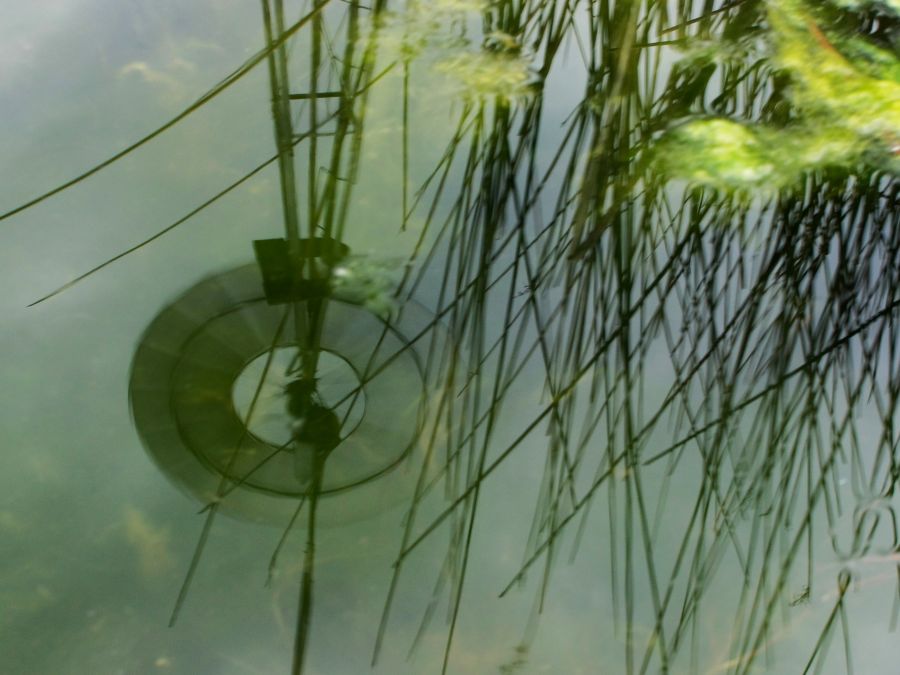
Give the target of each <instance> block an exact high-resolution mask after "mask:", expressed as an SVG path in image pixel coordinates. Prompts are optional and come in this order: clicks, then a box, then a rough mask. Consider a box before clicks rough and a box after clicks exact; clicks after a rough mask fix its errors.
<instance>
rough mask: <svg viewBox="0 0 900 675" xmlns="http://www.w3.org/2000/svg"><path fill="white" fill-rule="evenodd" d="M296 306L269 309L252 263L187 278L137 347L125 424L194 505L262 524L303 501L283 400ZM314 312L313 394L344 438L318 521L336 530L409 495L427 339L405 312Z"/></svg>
mask: <svg viewBox="0 0 900 675" xmlns="http://www.w3.org/2000/svg"><path fill="white" fill-rule="evenodd" d="M304 305H305V303H304V302H302V301H301V302H295V303H291V304H288V305H274V306H273V305H269V304H267V302H266V297H265V293H264V291H263V286H262V279H261V275H260V273H259V271H258V268H257V267H256V265H252V264H251V265H246V266H243V267H239V268H236V269H233V270H230V271H227V272H224V273H222V274H218V275H215V276H212V277H210V278H207V279H205V280H203V281H201V282H199V283H197V284H196V285H195V286H193V287H192V288H190V289H189V290H188V291H187V292H185V293H184V294H183V295H182V296H181V297H179V298H178V299H177V300H175V301H174V302H173V303H171V304H170V305H169V306H167V307H166V308H165V309H163V310H162V311H161V312H160V313H159V314H158V315H157V316H156V318H155V319H154V320H153V321H152V323H151V324H150V325H149V326H148V328H147V330H146V331H145V333H144V335H143V337H142V338H141V340H140V343H139V345H138V348H137V350H136V352H135V355H134V359H133V361H132V368H131V378H130V387H129V395H130V402H131V410H132V415H133V418H134V422H135V426H136V427H137V431H138V434H139V435H140V437H141V440H142V441H143V443H144V446H145V447H146V449H147V451H148V453H149V454H150V455H151V456H152V458H153V459H154V461H155V462H156V463H157V464H158V465H159V467H160V468H161V469H162V470H163V471H164V472H165V473H166V475H167V476H168V477H169V478H170V479H172V480H173V481H174V482H175V483H177V484H178V485H179V486H181V487H182V488H183V489H186V490H187V491H188V492H189V493H190V494H191V495H193V496H194V497H196V498H198V499H199V500H201V501H203V502H209V501H213V500H217V501H220V502H221V505H222V508H223V509H224V510H225V511H226V512H229V513H232V514H235V515H239V516H242V517H247V518H251V519H253V520H268V519H270V517H280V516H281V515H284V514H286V513H289V512H291V511H292V510H293V509H295V508H296V505H297V499H298V498H300V497H303V496H306V495H307V490H308V489H309V486H310V481H309V475H308V471H307V470H306V466H307V464H306V463H305V461H304V457H303V452H302V449H300V448H298V444H297V443H296V442H292V431H291V424H292V423H295V422H296V420H294V419H292V418H291V416H290V415H289V414H288V412H287V399H286V393H285V390H286V385H287V383H288V382H289V381H290V379H291V373H290V372H289V371H290V369H291V368H294V367H295V365H296V361H297V360H298V359H299V344H300V342H301V341H300V340H299V339H298V335H297V332H296V331H297V328H296V327H295V321H294V311H296V310H299V311H300V313H302V312H303V310H304ZM324 311H325V314H324V320H323V322H322V332H321V339H320V346H321V352H319V357H318V368H317V373H316V376H317V379H318V387H317V388H318V396H319V399H320V400H321V401H322V403H323V405H325V406H328V407H329V409H330V410H331V411H332V412H333V413H334V414H335V415H336V417H337V419H339V420H340V422H341V425H340V439H341V440H340V442H339V443H338V444H337V446H336V447H334V449H333V450H332V451H331V452H330V453H329V455H328V459H327V461H326V462H325V469H324V475H323V479H322V484H321V492H320V494H321V495H322V496H326V497H329V496H333V497H334V498H333V499H327V500H326V502H327V503H328V504H329V505H331V506H330V507H329V509H327V510H330V511H332V515H331V517H329V516H327V515H326V516H325V519H326V520H338V521H340V520H346V519H351V518H353V517H355V515H358V514H359V513H364V512H369V511H372V510H373V509H377V508H378V506H379V505H383V504H386V503H393V502H396V501H398V500H401V499H403V498H404V496H409V490H408V488H409V485H410V484H411V483H412V482H413V481H415V479H416V478H417V477H418V475H419V472H420V470H421V468H422V467H421V459H422V453H421V452H416V450H417V448H420V447H421V446H420V444H419V443H418V441H419V438H420V435H421V432H422V429H423V425H424V424H425V423H426V418H427V415H425V414H423V413H424V404H425V402H426V399H427V397H426V390H427V387H426V383H425V379H424V373H423V365H422V362H421V359H420V357H419V353H420V351H424V350H425V349H427V348H428V345H429V341H430V340H433V339H435V338H436V337H437V336H438V334H437V332H435V331H434V330H433V328H434V322H433V321H432V318H431V317H430V316H429V315H428V313H427V312H426V311H425V310H424V308H422V307H421V306H419V305H417V304H416V303H407V305H405V306H404V307H403V309H402V311H401V312H400V313H399V318H398V319H395V320H392V321H390V322H388V321H385V320H384V319H382V318H381V317H380V316H378V315H376V314H374V313H372V312H371V311H369V310H367V309H366V308H365V307H363V306H362V305H359V304H354V303H352V302H348V301H346V300H343V299H341V298H340V297H331V298H329V299H328V300H327V301H326V302H325V310H324ZM422 335H425V336H427V338H425V339H419V338H421V336H422ZM413 338H417V339H416V340H415V341H414V343H411V340H412V339H413ZM432 346H433V345H432ZM264 373H265V375H266V377H265V378H263V377H262V375H263V374H264ZM257 389H258V391H257ZM254 398H255V399H256V403H255V405H253V406H252V408H253V413H252V415H249V417H248V413H249V412H250V408H251V402H252V401H253V399H254ZM245 422H246V424H245ZM324 504H325V502H323V505H324ZM357 512H358V513H357Z"/></svg>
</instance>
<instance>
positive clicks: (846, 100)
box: [653, 0, 900, 192]
mask: <svg viewBox="0 0 900 675" xmlns="http://www.w3.org/2000/svg"><path fill="white" fill-rule="evenodd" d="M767 7H768V16H769V24H770V28H771V31H772V39H773V44H774V54H773V60H774V62H775V64H776V65H777V66H779V67H780V68H781V69H783V70H784V71H785V72H787V73H788V74H789V75H790V77H791V81H792V83H793V86H792V88H791V92H790V96H791V102H792V104H793V106H794V108H795V110H796V113H797V115H796V117H797V119H796V121H795V122H793V123H792V124H791V125H789V126H787V127H782V128H778V127H771V126H766V125H763V124H751V123H740V122H736V121H732V120H727V119H702V120H694V121H691V122H688V123H686V124H682V125H681V126H678V127H676V128H674V129H672V130H671V131H669V132H668V133H667V134H665V136H664V137H663V139H662V140H661V141H660V143H659V144H658V145H657V148H656V149H655V151H654V153H653V165H654V167H655V168H656V169H657V170H659V171H660V172H661V173H662V174H663V175H666V176H669V177H677V178H683V179H686V180H688V181H690V182H692V183H695V184H699V185H706V186H709V187H713V188H716V189H720V190H729V191H738V192H741V191H749V190H762V191H766V190H777V189H781V188H786V187H790V186H791V185H794V184H796V183H797V182H798V181H799V180H800V179H801V178H802V177H803V175H804V173H806V172H808V171H812V170H815V169H823V168H827V167H852V166H857V165H859V164H860V163H863V162H866V163H869V164H874V165H879V166H881V168H883V169H887V170H889V171H893V172H895V173H896V172H898V171H900V161H898V159H897V156H898V150H900V62H898V60H897V58H895V57H894V56H893V55H892V54H890V53H889V52H887V51H885V50H882V49H879V48H878V47H876V46H875V45H873V44H871V43H868V42H865V41H863V40H856V39H850V40H845V41H844V42H841V43H839V44H840V45H841V46H842V47H843V48H844V50H845V51H847V52H849V53H853V54H855V55H857V56H858V57H859V58H858V59H857V60H858V63H857V62H851V61H850V60H848V58H846V57H845V56H844V55H843V54H842V53H841V52H840V51H838V49H837V48H836V47H835V46H834V45H833V44H832V42H831V41H830V40H829V38H828V37H826V36H825V35H824V34H823V33H822V32H821V30H820V29H819V28H818V26H817V24H816V23H815V22H814V21H813V18H812V15H811V14H810V13H809V12H808V11H807V10H806V9H805V7H804V5H803V3H801V2H798V1H796V0H794V1H791V0H782V1H779V2H777V3H776V2H770V3H768V5H767Z"/></svg>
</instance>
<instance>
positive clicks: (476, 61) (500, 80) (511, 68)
mask: <svg viewBox="0 0 900 675" xmlns="http://www.w3.org/2000/svg"><path fill="white" fill-rule="evenodd" d="M436 70H438V72H442V73H445V74H447V75H449V76H451V77H452V78H454V79H455V80H457V81H458V82H459V83H460V84H461V85H462V89H463V93H464V94H465V95H467V96H471V97H473V98H485V97H491V96H496V97H498V98H500V99H501V100H505V101H509V100H512V99H516V98H520V97H523V96H527V95H528V93H529V91H530V84H531V81H532V79H533V77H532V74H531V71H530V70H529V69H528V65H527V63H525V61H524V60H522V59H520V58H517V57H516V56H513V55H509V54H504V53H495V52H489V51H482V52H462V53H459V54H455V55H454V56H451V57H449V58H447V59H444V60H443V61H440V62H439V63H438V64H437V65H436Z"/></svg>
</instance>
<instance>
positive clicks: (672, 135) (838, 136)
mask: <svg viewBox="0 0 900 675" xmlns="http://www.w3.org/2000/svg"><path fill="white" fill-rule="evenodd" d="M864 147H865V146H864V145H863V144H862V143H861V142H860V141H859V139H858V138H857V137H856V136H855V135H853V134H851V133H848V132H847V131H845V130H842V129H839V128H838V129H824V130H815V131H813V130H810V129H805V128H785V129H772V128H769V127H765V126H763V125H749V124H741V123H738V122H732V121H730V120H725V119H718V118H714V119H706V120H696V121H693V122H689V123H687V124H684V125H682V126H680V127H678V128H676V129H673V130H672V131H671V132H669V133H668V134H667V135H666V138H665V139H664V140H663V141H662V142H661V143H660V145H659V146H658V148H657V155H656V162H655V164H656V167H657V168H658V169H659V170H660V171H661V172H662V173H663V174H664V175H667V176H675V177H679V178H684V179H686V180H688V181H690V182H691V183H695V184H698V185H706V186H709V187H713V188H717V189H720V190H727V191H742V190H750V189H755V190H766V189H778V188H782V187H787V186H789V185H791V184H793V183H795V182H796V181H797V180H798V179H799V178H800V177H801V176H802V174H803V173H804V172H805V171H809V170H811V169H814V168H825V167H828V166H838V165H843V164H846V163H848V162H851V161H855V160H856V159H857V158H858V157H860V156H861V153H862V151H863V150H864Z"/></svg>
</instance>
